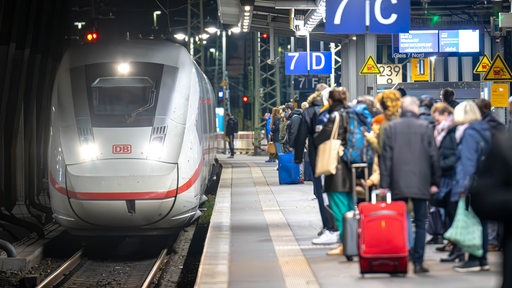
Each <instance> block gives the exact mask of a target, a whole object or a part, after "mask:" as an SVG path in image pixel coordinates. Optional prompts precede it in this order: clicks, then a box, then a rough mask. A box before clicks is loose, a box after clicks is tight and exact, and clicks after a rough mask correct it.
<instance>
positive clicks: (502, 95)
mask: <svg viewBox="0 0 512 288" xmlns="http://www.w3.org/2000/svg"><path fill="white" fill-rule="evenodd" d="M508 91H509V87H508V84H505V83H493V84H491V97H490V98H491V106H492V107H502V108H503V107H508V95H510V94H509V92H508Z"/></svg>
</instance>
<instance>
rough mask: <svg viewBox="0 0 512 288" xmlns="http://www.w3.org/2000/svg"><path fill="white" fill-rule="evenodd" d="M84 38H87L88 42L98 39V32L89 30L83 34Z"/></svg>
mask: <svg viewBox="0 0 512 288" xmlns="http://www.w3.org/2000/svg"><path fill="white" fill-rule="evenodd" d="M85 39H87V41H88V42H93V41H96V40H97V39H98V33H96V32H90V33H87V35H85Z"/></svg>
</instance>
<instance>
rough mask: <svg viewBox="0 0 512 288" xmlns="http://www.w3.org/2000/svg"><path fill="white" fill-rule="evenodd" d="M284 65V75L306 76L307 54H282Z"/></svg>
mask: <svg viewBox="0 0 512 288" xmlns="http://www.w3.org/2000/svg"><path fill="white" fill-rule="evenodd" d="M284 64H285V67H286V68H285V74H286V75H301V74H308V53H307V52H286V53H284Z"/></svg>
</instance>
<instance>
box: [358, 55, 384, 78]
mask: <svg viewBox="0 0 512 288" xmlns="http://www.w3.org/2000/svg"><path fill="white" fill-rule="evenodd" d="M359 75H380V70H379V65H377V62H375V59H373V57H372V55H370V56H368V59H366V62H364V65H363V67H362V68H361V70H359Z"/></svg>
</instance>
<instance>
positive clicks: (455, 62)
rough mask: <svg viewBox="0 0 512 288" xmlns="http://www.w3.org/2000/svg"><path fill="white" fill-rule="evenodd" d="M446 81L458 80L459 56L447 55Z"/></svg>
mask: <svg viewBox="0 0 512 288" xmlns="http://www.w3.org/2000/svg"><path fill="white" fill-rule="evenodd" d="M448 81H451V82H455V81H459V58H458V57H448Z"/></svg>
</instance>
